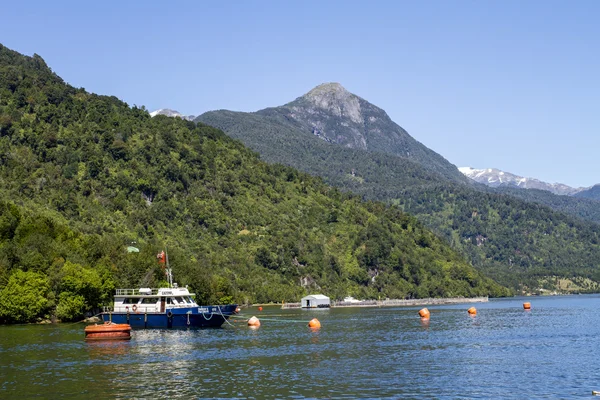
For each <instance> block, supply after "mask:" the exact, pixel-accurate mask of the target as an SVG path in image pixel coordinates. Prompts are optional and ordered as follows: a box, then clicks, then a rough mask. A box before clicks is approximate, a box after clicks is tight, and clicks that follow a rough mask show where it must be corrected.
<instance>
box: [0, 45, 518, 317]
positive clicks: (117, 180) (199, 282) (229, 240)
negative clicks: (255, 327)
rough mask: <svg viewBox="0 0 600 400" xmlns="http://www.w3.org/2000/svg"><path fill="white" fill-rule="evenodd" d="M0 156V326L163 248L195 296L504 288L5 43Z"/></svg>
mask: <svg viewBox="0 0 600 400" xmlns="http://www.w3.org/2000/svg"><path fill="white" fill-rule="evenodd" d="M0 160H1V163H0V194H1V197H0V291H2V294H3V296H2V301H1V302H0V320H1V321H5V322H22V321H31V320H35V319H37V318H46V317H49V316H52V315H54V316H57V317H58V318H60V319H63V320H69V319H76V318H79V317H80V316H81V315H82V313H83V312H84V311H87V310H91V309H94V308H97V307H99V306H101V305H104V304H107V303H108V302H110V299H111V296H112V294H113V291H114V288H115V287H140V286H154V287H156V286H158V285H160V284H161V281H162V280H164V274H163V271H162V270H161V268H160V266H159V265H158V263H157V262H156V256H155V255H156V253H157V252H158V251H160V250H162V249H165V248H167V249H168V252H169V259H170V261H171V265H172V267H173V270H174V273H175V277H176V280H177V281H178V283H180V284H182V285H186V284H187V285H189V286H190V288H191V289H192V290H194V291H195V292H196V293H197V297H198V301H200V302H202V303H223V302H230V301H237V302H240V303H244V302H267V301H277V302H280V301H282V300H285V301H293V300H297V299H299V298H300V297H301V296H302V295H304V294H306V293H307V292H309V291H316V290H318V291H321V292H324V293H327V294H329V295H331V296H332V297H338V298H341V297H344V296H346V295H349V294H350V295H355V296H360V297H367V298H377V297H379V296H381V297H423V296H471V295H485V294H490V295H496V296H497V295H504V294H507V293H508V292H507V291H506V290H505V289H503V288H502V287H500V286H498V285H497V284H495V283H494V282H492V281H491V280H489V279H487V278H484V277H483V276H482V275H481V274H479V273H478V272H476V271H475V270H474V269H473V268H472V267H470V266H469V265H468V263H467V262H466V261H465V260H464V259H463V258H461V257H460V256H459V255H457V253H455V252H453V251H452V250H450V248H449V247H448V246H447V245H445V244H444V243H443V242H442V241H441V240H440V239H438V238H437V237H436V236H435V235H433V234H432V233H431V232H430V231H428V230H427V229H425V228H424V227H423V226H422V225H421V224H420V223H419V222H418V221H417V220H416V219H415V218H413V217H410V216H408V215H406V214H404V213H403V212H401V211H400V210H399V209H398V208H395V207H388V206H383V205H382V204H379V203H364V202H362V201H361V200H360V199H359V198H357V197H355V196H353V195H349V194H346V193H342V192H340V191H339V190H337V189H332V188H330V187H328V186H326V185H325V184H324V183H323V182H322V181H321V180H320V179H318V178H314V177H311V176H310V175H307V174H305V173H301V172H298V171H297V170H294V169H292V168H290V167H284V166H282V165H268V164H266V163H263V162H261V161H260V160H259V159H258V158H257V156H256V154H255V153H253V152H251V151H249V150H248V149H246V148H245V147H244V146H243V145H242V144H241V143H239V142H237V141H234V140H232V139H230V138H229V137H227V136H226V135H225V134H224V133H223V132H221V131H219V130H218V129H215V128H212V127H209V126H205V125H202V124H199V125H196V124H194V123H192V122H188V121H183V120H181V119H178V118H167V117H164V116H158V117H155V118H150V116H149V114H148V113H147V112H146V111H145V109H143V108H138V107H129V106H128V105H127V104H125V103H123V102H121V101H119V100H118V99H116V98H114V97H106V96H97V95H94V94H90V93H87V92H85V90H83V89H75V88H73V87H71V86H69V85H66V84H65V83H64V82H63V81H62V80H61V79H60V78H58V77H57V76H56V75H55V74H54V73H52V71H51V70H50V69H49V68H48V67H47V66H46V65H45V63H44V62H43V60H42V59H41V58H39V57H33V58H30V57H24V56H21V55H19V54H18V53H15V52H12V51H10V50H8V49H6V48H5V47H2V46H0ZM133 242H135V246H136V247H137V248H139V250H140V251H139V252H132V253H128V252H127V251H126V248H127V246H129V245H131V244H132V243H133ZM15 296H17V297H19V299H16V298H15ZM23 307H25V309H24V308H23Z"/></svg>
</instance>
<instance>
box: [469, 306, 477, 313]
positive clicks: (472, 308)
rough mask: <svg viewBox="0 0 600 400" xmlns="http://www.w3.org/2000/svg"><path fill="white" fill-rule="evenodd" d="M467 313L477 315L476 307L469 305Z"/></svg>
mask: <svg viewBox="0 0 600 400" xmlns="http://www.w3.org/2000/svg"><path fill="white" fill-rule="evenodd" d="M467 312H468V313H469V315H477V309H476V308H475V307H471V308H469V309H468V310H467Z"/></svg>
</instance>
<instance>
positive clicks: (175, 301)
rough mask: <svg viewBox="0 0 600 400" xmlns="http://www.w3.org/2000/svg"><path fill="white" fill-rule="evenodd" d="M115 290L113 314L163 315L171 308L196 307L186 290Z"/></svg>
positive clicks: (176, 288) (173, 288)
mask: <svg viewBox="0 0 600 400" xmlns="http://www.w3.org/2000/svg"><path fill="white" fill-rule="evenodd" d="M173 286H174V287H172V288H160V289H150V288H140V289H117V291H116V294H115V305H114V310H113V311H114V312H115V313H119V312H122V313H127V312H132V313H133V312H137V313H164V312H166V311H167V310H169V309H173V308H190V307H198V304H196V302H195V301H194V299H193V297H192V296H194V293H190V292H189V291H188V289H187V288H178V287H177V286H175V285H173Z"/></svg>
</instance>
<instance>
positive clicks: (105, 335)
mask: <svg viewBox="0 0 600 400" xmlns="http://www.w3.org/2000/svg"><path fill="white" fill-rule="evenodd" d="M129 339H131V326H130V325H129V324H113V323H112V322H105V323H104V324H102V325H97V324H96V325H88V326H86V327H85V340H129Z"/></svg>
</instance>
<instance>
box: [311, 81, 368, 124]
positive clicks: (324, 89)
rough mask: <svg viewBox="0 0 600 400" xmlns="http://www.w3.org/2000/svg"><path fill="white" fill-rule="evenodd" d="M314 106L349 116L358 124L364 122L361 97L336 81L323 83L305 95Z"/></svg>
mask: <svg viewBox="0 0 600 400" xmlns="http://www.w3.org/2000/svg"><path fill="white" fill-rule="evenodd" d="M303 98H304V99H306V100H307V101H308V102H310V103H311V104H313V105H314V106H316V107H318V108H321V109H323V110H325V111H328V112H330V113H332V114H333V115H335V116H338V117H347V118H349V119H350V120H351V121H352V122H355V123H357V124H362V123H363V117H362V113H361V109H360V102H359V97H358V96H356V95H354V94H352V93H350V92H349V91H347V90H346V89H345V88H344V87H343V86H342V85H340V84H339V83H336V82H330V83H323V84H321V85H319V86H317V87H315V88H314V89H312V90H311V91H310V92H308V93H307V94H305V95H304V96H303Z"/></svg>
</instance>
